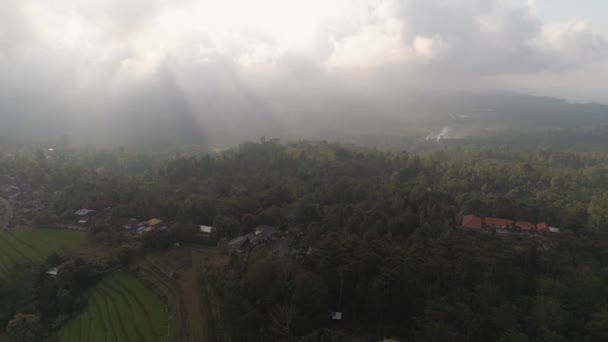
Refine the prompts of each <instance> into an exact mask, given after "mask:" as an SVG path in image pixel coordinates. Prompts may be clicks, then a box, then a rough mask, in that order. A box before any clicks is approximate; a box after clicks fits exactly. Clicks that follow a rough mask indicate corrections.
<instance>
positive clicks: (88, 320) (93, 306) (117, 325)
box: [59, 273, 167, 342]
mask: <svg viewBox="0 0 608 342" xmlns="http://www.w3.org/2000/svg"><path fill="white" fill-rule="evenodd" d="M87 300H88V305H87V306H86V308H85V309H84V310H83V311H82V312H80V313H79V314H78V315H77V316H76V317H74V318H73V319H72V320H71V321H69V322H68V323H67V324H66V325H65V326H64V327H63V328H62V329H61V330H60V331H59V341H61V342H81V341H91V342H96V341H104V342H105V341H132V342H135V341H145V342H148V341H149V342H154V341H157V342H161V341H166V339H167V310H166V306H165V304H163V303H162V302H161V301H160V299H159V298H158V297H157V296H156V294H155V293H154V292H152V291H151V290H150V289H148V288H147V287H146V286H145V285H144V284H143V283H142V282H141V281H139V280H138V279H137V278H135V277H134V276H132V275H129V274H127V273H116V274H113V275H110V276H107V277H105V278H104V279H103V280H102V281H101V282H100V283H99V284H98V285H97V286H95V287H94V288H92V289H91V290H90V291H89V292H88V294H87Z"/></svg>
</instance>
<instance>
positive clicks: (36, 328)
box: [6, 313, 43, 342]
mask: <svg viewBox="0 0 608 342" xmlns="http://www.w3.org/2000/svg"><path fill="white" fill-rule="evenodd" d="M6 331H7V332H8V333H9V334H10V336H11V337H12V338H13V339H14V340H15V341H16V342H40V341H42V340H43V332H42V326H41V325H40V317H38V316H37V315H32V314H19V313H18V314H16V315H15V317H14V318H13V320H11V321H10V322H8V325H7V327H6Z"/></svg>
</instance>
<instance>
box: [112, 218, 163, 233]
mask: <svg viewBox="0 0 608 342" xmlns="http://www.w3.org/2000/svg"><path fill="white" fill-rule="evenodd" d="M129 221H130V223H128V224H125V225H123V228H124V230H126V231H131V232H136V233H138V234H145V233H149V232H151V231H155V230H167V229H168V228H169V225H168V224H167V223H166V222H165V221H163V220H161V219H157V218H152V219H149V220H147V221H141V222H140V221H139V220H138V219H130V220H129Z"/></svg>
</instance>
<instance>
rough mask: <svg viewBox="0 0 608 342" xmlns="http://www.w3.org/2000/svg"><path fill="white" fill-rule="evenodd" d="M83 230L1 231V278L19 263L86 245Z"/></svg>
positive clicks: (37, 259)
mask: <svg viewBox="0 0 608 342" xmlns="http://www.w3.org/2000/svg"><path fill="white" fill-rule="evenodd" d="M86 241H87V239H86V235H85V234H84V233H82V232H78V231H72V230H61V229H29V228H20V229H15V230H3V231H0V278H5V277H6V276H7V275H8V272H9V271H10V270H11V269H12V268H13V267H14V266H15V265H17V264H20V263H25V262H42V261H44V260H45V259H46V257H47V256H48V255H49V254H51V253H54V252H57V251H59V250H64V249H75V248H79V247H82V246H85V245H86V243H87V242H86Z"/></svg>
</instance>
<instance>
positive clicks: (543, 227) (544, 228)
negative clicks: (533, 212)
mask: <svg viewBox="0 0 608 342" xmlns="http://www.w3.org/2000/svg"><path fill="white" fill-rule="evenodd" d="M536 228H538V231H539V232H545V231H547V230H549V225H548V224H546V223H545V222H541V223H539V224H537V225H536Z"/></svg>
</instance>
